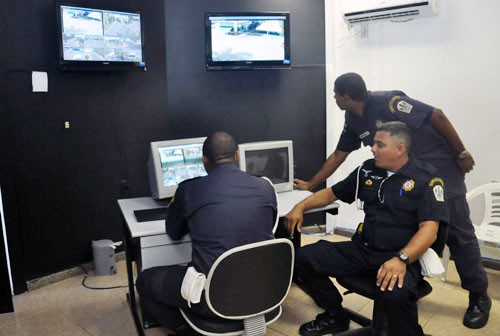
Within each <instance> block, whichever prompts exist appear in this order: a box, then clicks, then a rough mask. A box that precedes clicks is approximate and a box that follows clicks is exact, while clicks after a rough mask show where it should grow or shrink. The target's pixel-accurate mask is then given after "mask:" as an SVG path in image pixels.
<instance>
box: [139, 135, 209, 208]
mask: <svg viewBox="0 0 500 336" xmlns="http://www.w3.org/2000/svg"><path fill="white" fill-rule="evenodd" d="M205 139H206V137H202V138H190V139H178V140H167V141H155V142H151V144H150V152H149V160H148V177H149V186H150V188H151V194H152V196H153V199H155V200H162V199H165V198H169V197H173V196H174V194H175V191H176V190H177V186H178V185H179V183H181V182H182V181H184V180H187V179H190V178H193V177H198V176H205V175H207V172H206V171H205V167H204V166H203V162H202V159H201V158H202V156H203V142H204V141H205Z"/></svg>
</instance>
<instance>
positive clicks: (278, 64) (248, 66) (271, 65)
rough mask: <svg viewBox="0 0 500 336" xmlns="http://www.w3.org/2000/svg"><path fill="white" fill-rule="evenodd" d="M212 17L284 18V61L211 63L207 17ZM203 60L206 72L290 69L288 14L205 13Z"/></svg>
mask: <svg viewBox="0 0 500 336" xmlns="http://www.w3.org/2000/svg"><path fill="white" fill-rule="evenodd" d="M213 16H285V17H286V19H285V25H284V30H285V31H284V38H285V42H284V44H285V60H288V63H283V61H270V60H262V61H213V60H212V30H211V23H210V19H209V17H213ZM205 60H206V70H265V69H290V68H291V58H290V12H207V13H205Z"/></svg>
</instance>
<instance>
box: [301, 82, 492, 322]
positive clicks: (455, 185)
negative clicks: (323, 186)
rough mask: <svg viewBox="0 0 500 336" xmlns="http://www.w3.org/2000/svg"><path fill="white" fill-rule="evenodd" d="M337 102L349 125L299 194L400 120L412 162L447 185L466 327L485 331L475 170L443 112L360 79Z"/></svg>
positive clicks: (340, 88)
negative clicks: (469, 180)
mask: <svg viewBox="0 0 500 336" xmlns="http://www.w3.org/2000/svg"><path fill="white" fill-rule="evenodd" d="M335 99H336V102H337V105H338V106H339V108H340V109H342V110H346V114H345V125H344V130H343V132H342V135H341V136H340V140H339V142H338V145H337V149H336V150H335V152H334V153H333V154H332V155H330V157H329V158H328V159H327V161H326V162H325V164H324V165H323V167H322V168H321V170H320V171H319V172H318V173H316V175H315V176H314V177H313V178H312V179H311V181H309V182H305V181H302V180H296V183H297V184H296V187H297V188H299V189H309V190H312V189H314V188H315V187H316V186H317V185H318V184H320V183H322V182H323V181H324V180H325V179H326V178H327V177H328V176H330V175H331V174H333V172H334V171H335V170H336V169H337V168H338V167H339V166H340V165H341V164H342V163H343V162H344V160H345V159H346V157H347V156H348V155H349V154H350V153H351V152H352V151H354V150H357V149H358V148H360V145H361V143H363V144H364V145H365V146H372V145H373V135H374V134H375V132H376V128H377V125H378V124H380V123H382V122H387V121H394V120H399V121H402V122H404V123H406V124H407V125H408V127H409V128H410V129H411V130H412V131H413V144H414V145H413V148H412V152H411V156H412V157H414V158H417V159H420V160H422V161H425V162H427V163H429V164H431V165H433V166H434V167H436V168H437V169H438V170H439V172H440V173H441V175H442V177H443V179H444V182H445V184H446V197H447V204H448V211H449V216H450V220H449V227H448V239H447V242H446V244H447V245H448V247H449V248H450V251H451V254H452V255H453V257H454V259H455V265H456V267H457V271H458V274H459V275H460V280H461V282H462V287H463V288H464V289H466V290H468V291H469V307H468V308H467V311H466V313H465V315H464V319H463V323H464V325H465V326H467V327H469V328H474V329H476V328H482V327H483V326H485V325H486V323H487V321H488V317H489V312H490V308H491V299H490V298H489V296H488V294H487V289H488V278H487V277H486V272H485V270H484V268H483V265H482V264H481V254H480V250H479V245H478V242H477V238H476V236H475V234H474V227H473V225H472V222H471V220H470V218H469V206H468V204H467V201H466V198H465V193H466V187H465V180H464V174H465V173H467V172H469V171H470V170H471V169H472V167H473V166H474V159H473V158H472V155H471V154H470V153H469V152H468V151H467V150H465V147H464V145H463V143H462V141H461V140H460V137H459V136H458V134H457V132H456V131H455V129H454V128H453V125H452V124H451V123H450V122H449V120H448V119H447V118H446V116H445V115H444V113H443V111H441V110H440V109H436V108H434V107H432V106H429V105H427V104H424V103H422V102H419V101H417V100H414V99H411V98H409V97H407V96H406V94H405V93H404V92H402V91H375V92H371V91H367V90H366V86H365V83H364V81H363V79H362V78H361V76H359V75H358V74H355V73H347V74H344V75H342V76H340V77H339V78H337V80H336V81H335Z"/></svg>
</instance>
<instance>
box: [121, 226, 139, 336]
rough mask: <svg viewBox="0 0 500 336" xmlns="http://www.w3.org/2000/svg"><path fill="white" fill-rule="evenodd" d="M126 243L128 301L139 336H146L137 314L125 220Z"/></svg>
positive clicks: (130, 253)
mask: <svg viewBox="0 0 500 336" xmlns="http://www.w3.org/2000/svg"><path fill="white" fill-rule="evenodd" d="M123 232H124V235H125V237H124V242H125V259H126V265H127V275H128V293H127V301H128V303H129V306H130V311H131V312H132V317H133V318H134V323H135V328H136V329H137V334H138V335H139V336H144V330H143V329H142V323H141V320H140V318H139V314H138V313H137V303H136V301H135V288H134V272H133V270H132V256H133V253H134V251H133V250H134V249H133V245H132V237H131V236H130V232H129V230H128V227H127V225H126V223H125V220H124V227H123Z"/></svg>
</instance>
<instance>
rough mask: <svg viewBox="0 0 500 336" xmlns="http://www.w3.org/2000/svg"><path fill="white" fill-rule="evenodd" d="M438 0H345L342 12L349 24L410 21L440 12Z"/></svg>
mask: <svg viewBox="0 0 500 336" xmlns="http://www.w3.org/2000/svg"><path fill="white" fill-rule="evenodd" d="M437 1H438V0H427V1H412V0H343V1H342V12H343V16H344V20H345V22H346V23H348V24H356V23H370V22H376V21H384V20H385V21H387V20H390V21H408V20H411V19H416V18H420V17H424V16H431V15H436V14H437V13H438V4H437Z"/></svg>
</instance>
